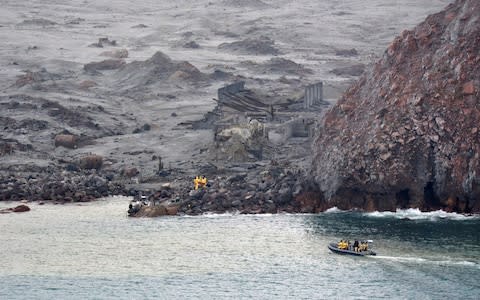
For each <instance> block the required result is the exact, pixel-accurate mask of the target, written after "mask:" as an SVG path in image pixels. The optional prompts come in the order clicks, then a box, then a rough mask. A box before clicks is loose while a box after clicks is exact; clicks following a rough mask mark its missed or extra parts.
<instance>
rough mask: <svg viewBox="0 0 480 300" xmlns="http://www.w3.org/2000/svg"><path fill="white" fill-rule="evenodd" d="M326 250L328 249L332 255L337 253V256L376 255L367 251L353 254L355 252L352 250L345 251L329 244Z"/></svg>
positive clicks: (333, 244)
mask: <svg viewBox="0 0 480 300" xmlns="http://www.w3.org/2000/svg"><path fill="white" fill-rule="evenodd" d="M328 249H330V251H332V252H334V253H337V254H343V255H354V256H368V255H377V253H375V252H374V251H372V250H367V251H362V252H355V251H352V250H345V249H339V248H338V246H337V244H335V243H330V244H329V245H328Z"/></svg>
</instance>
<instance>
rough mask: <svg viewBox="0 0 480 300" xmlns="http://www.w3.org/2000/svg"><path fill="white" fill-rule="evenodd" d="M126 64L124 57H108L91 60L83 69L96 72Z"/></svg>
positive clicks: (114, 68)
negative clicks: (96, 60) (95, 60)
mask: <svg viewBox="0 0 480 300" xmlns="http://www.w3.org/2000/svg"><path fill="white" fill-rule="evenodd" d="M124 65H125V61H124V60H122V59H106V60H102V61H100V62H91V63H88V64H85V65H84V66H83V69H84V70H85V71H87V72H95V71H102V70H116V69H119V68H120V67H122V66H124Z"/></svg>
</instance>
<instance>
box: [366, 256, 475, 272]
mask: <svg viewBox="0 0 480 300" xmlns="http://www.w3.org/2000/svg"><path fill="white" fill-rule="evenodd" d="M372 258H373V259H380V260H390V261H396V262H403V263H415V264H432V265H439V266H467V267H474V268H477V269H480V264H479V263H477V262H473V261H468V260H458V261H457V260H435V259H427V258H421V257H408V256H385V255H377V256H372Z"/></svg>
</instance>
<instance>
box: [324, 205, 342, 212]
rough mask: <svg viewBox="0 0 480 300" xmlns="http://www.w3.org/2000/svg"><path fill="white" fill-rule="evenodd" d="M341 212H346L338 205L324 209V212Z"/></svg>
mask: <svg viewBox="0 0 480 300" xmlns="http://www.w3.org/2000/svg"><path fill="white" fill-rule="evenodd" d="M341 212H346V211H345V210H341V209H339V208H338V207H336V206H334V207H332V208H329V209H327V210H326V211H324V213H341Z"/></svg>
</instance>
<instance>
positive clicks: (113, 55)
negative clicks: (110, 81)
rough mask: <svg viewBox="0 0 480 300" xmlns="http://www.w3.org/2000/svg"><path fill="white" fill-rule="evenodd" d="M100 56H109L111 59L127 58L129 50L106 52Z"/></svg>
mask: <svg viewBox="0 0 480 300" xmlns="http://www.w3.org/2000/svg"><path fill="white" fill-rule="evenodd" d="M100 56H108V57H111V58H127V57H128V50H127V49H116V50H111V51H104V52H102V53H100Z"/></svg>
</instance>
